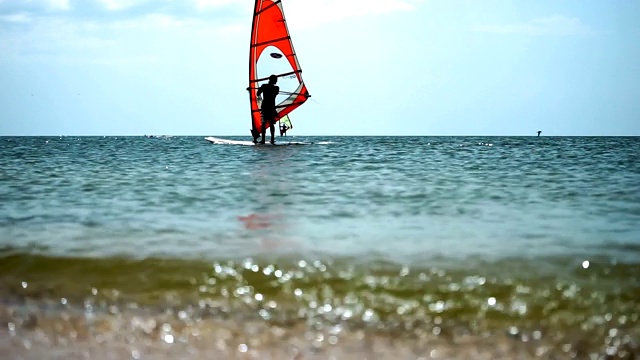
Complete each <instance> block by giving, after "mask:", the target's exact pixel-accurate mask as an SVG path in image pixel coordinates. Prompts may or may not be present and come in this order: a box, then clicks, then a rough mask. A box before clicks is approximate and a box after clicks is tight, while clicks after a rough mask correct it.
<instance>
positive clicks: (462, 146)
mask: <svg viewBox="0 0 640 360" xmlns="http://www.w3.org/2000/svg"><path fill="white" fill-rule="evenodd" d="M230 138H234V139H244V137H230ZM279 139H281V140H280V141H281V142H286V141H291V140H294V141H296V142H304V143H307V145H292V146H276V147H271V146H240V145H216V144H210V143H208V142H207V141H205V140H204V139H203V138H202V137H181V136H176V137H161V138H147V137H142V136H139V137H75V136H61V137H2V138H0V249H1V252H0V270H2V272H3V275H0V298H1V299H3V301H2V302H3V303H6V304H14V305H15V304H23V302H24V301H25V300H24V299H31V300H33V299H36V300H34V301H36V304H40V303H41V302H42V301H45V302H46V301H50V300H51V299H56V300H55V301H58V299H59V298H61V297H62V298H64V299H65V301H64V303H65V304H66V302H67V299H68V301H69V302H70V303H71V302H73V301H72V299H76V303H77V304H79V305H78V306H80V307H82V304H83V303H84V304H86V302H87V296H88V297H91V296H99V295H100V292H101V289H102V288H104V289H105V290H104V291H105V292H104V294H106V293H107V290H106V289H108V291H109V293H110V294H111V293H112V292H113V291H114V290H115V291H117V293H119V294H123V295H122V296H124V297H126V299H127V301H128V302H130V303H137V304H140V306H143V304H154V305H153V306H160V307H161V308H162V307H165V306H168V305H167V301H168V300H167V299H166V298H165V297H163V296H159V295H158V296H159V297H158V296H157V294H158V293H162V294H165V293H171V294H173V295H172V296H173V298H172V299H173V300H172V301H173V302H175V303H172V302H170V303H171V304H172V306H179V307H180V306H181V307H183V308H187V307H189V306H192V305H193V304H201V301H205V300H207V301H208V300H209V299H210V298H213V299H226V300H225V301H229V303H228V304H227V305H226V307H225V309H227V310H228V309H236V312H238V311H240V310H238V309H240V308H241V307H242V310H241V312H243V313H246V314H249V313H252V314H253V313H256V311H255V310H256V309H255V306H257V305H256V304H257V303H262V302H261V301H262V300H259V299H262V298H263V296H267V294H272V297H273V299H274V301H277V302H278V304H280V305H279V306H280V307H281V308H283V309H286V311H285V310H282V313H280V315H279V316H281V317H283V318H286V319H289V320H291V319H292V318H291V317H288V315H286V314H288V312H287V311H297V312H298V315H297V316H301V317H302V318H304V319H307V321H308V319H309V317H308V316H307V315H304V316H302V315H300V314H301V311H303V312H304V311H311V309H313V311H315V313H314V314H315V315H314V316H318V314H322V315H323V316H325V317H326V314H327V313H334V315H336V314H338V315H340V314H342V315H344V314H345V311H350V312H351V313H352V314H357V316H356V317H358V319H360V320H359V321H364V322H365V323H367V322H374V323H376V324H377V325H376V326H377V328H378V329H390V328H392V327H393V326H395V325H393V324H396V323H397V322H398V321H401V322H402V323H405V324H407V323H409V322H411V321H415V320H416V319H418V318H424V317H428V316H427V315H428V314H432V315H433V314H440V315H442V314H449V315H450V319H452V320H451V321H452V322H453V323H452V324H454V323H455V324H456V325H455V326H458V325H459V324H466V325H465V326H468V328H469V329H470V330H469V331H470V333H472V334H485V332H486V330H487V329H489V330H491V331H496V332H500V333H501V331H502V332H503V331H504V329H505V328H506V329H511V328H512V327H513V326H516V325H517V326H518V328H519V329H527V331H530V333H529V334H534V333H535V331H538V330H536V329H539V328H540V326H545V327H547V328H548V329H551V330H549V332H550V333H552V332H553V331H555V332H556V333H555V334H556V336H560V337H561V338H562V336H565V335H566V334H569V333H570V334H574V335H575V334H576V333H577V334H580V335H579V336H578V337H585V336H586V337H589V336H591V335H588V334H592V333H590V332H588V331H595V332H596V333H598V334H600V335H597V336H596V337H595V339H596V341H595V342H594V343H593V344H591V343H590V344H591V345H589V346H587V347H586V348H588V349H591V350H589V351H594V352H595V353H597V352H598V351H600V350H601V351H605V352H606V349H605V350H602V349H604V348H602V346H603V345H602V344H605V343H606V342H607V341H609V342H611V341H613V340H611V339H613V337H610V338H607V339H609V340H607V341H605V340H603V339H605V337H604V335H601V333H603V332H606V331H609V330H610V328H613V327H611V326H608V325H606V324H605V325H602V324H600V325H598V326H596V325H594V326H592V327H589V326H591V325H589V326H587V325H585V324H593V323H597V321H598V320H597V319H600V318H603V317H604V318H607V316H608V317H610V319H609V320H611V319H613V320H614V321H618V323H617V325H616V327H615V328H616V329H621V330H620V334H622V329H623V328H634V327H636V326H637V325H638V324H640V322H639V321H638V316H639V314H640V305H639V304H638V301H637V298H638V296H640V280H639V279H638V270H640V257H639V255H640V225H639V224H640V161H639V154H640V138H638V137H544V136H543V137H472V136H467V137H289V138H279ZM245 140H246V139H245ZM279 269H280V270H279ZM277 271H280V276H277V278H278V279H279V280H278V284H279V285H278V284H276V285H274V283H272V282H268V281H267V280H266V278H269V277H270V276H274V275H273V274H277ZM319 273H320V274H324V275H322V276H320V277H318V274H319ZM252 274H261V276H265V279H261V278H260V279H257V278H254V275H252ZM287 276H288V278H287ZM61 278H65V279H67V281H66V282H61V281H60V279H61ZM132 278H134V279H138V281H136V282H134V283H135V284H133V283H132V281H131V279H132ZM143 278H144V279H145V280H144V281H145V285H144V286H142V285H141V283H142V282H141V280H140V279H143ZM283 278H286V281H283ZM185 283H187V285H185ZM99 284H101V285H99ZM178 284H179V285H178ZM189 284H190V285H189ZM267 284H271V285H267ZM246 286H248V287H249V288H248V289H249V290H247V289H245V287H246ZM363 286H364V288H363ZM203 287H204V288H203ZM523 288H527V289H528V290H526V291H525V290H522V289H523ZM87 289H92V290H91V291H92V293H93V295H91V294H89V293H88V290H87ZM203 289H204V290H206V291H204V290H203ZM234 289H235V290H234ZM238 289H245V290H238ZM257 289H262V290H261V291H262V293H261V294H257V292H258V290H257ZM314 289H315V290H314ZM317 289H324V290H323V291H324V293H322V294H324V295H322V294H321V293H318V292H317V291H319V290H317ZM479 289H484V290H479ZM576 289H577V290H576ZM580 289H581V290H580ZM94 290H95V291H94ZM294 290H296V291H294ZM203 291H204V293H206V296H207V297H204V295H202V294H203ZM234 291H235V292H234ZM238 291H240V295H242V294H244V293H245V291H248V292H250V293H251V294H253V295H255V297H254V298H252V299H253V300H251V301H249V300H247V299H245V298H243V296H240V295H238ZM327 291H328V292H329V293H328V294H329V295H327V293H326V292H327ZM104 294H103V295H104ZM152 294H153V295H152ZM229 294H236V295H235V296H234V295H229ZM305 294H310V295H308V296H309V297H306V296H307V295H305ZM567 294H569V295H567ZM258 295H259V296H258ZM104 296H105V297H106V299H110V300H104V301H106V303H104V304H106V305H104V306H105V308H106V309H109V304H111V306H115V305H113V304H116V305H117V304H118V301H120V300H119V299H118V298H117V297H116V298H115V299H114V298H111V297H109V296H108V295H104ZM151 298H153V299H156V300H150V299H151ZM38 299H40V300H38ZM203 299H205V300H203ZM234 299H235V300H234ZM122 301H124V300H122ZM216 301H217V300H216ZM349 301H351V302H352V303H353V304H355V305H353V307H348V306H347V305H345V304H348V303H349ZM501 302H503V307H502V308H500V307H499V306H498V305H500V303H501ZM550 302H551V303H553V302H557V303H558V304H557V306H556V307H554V308H552V309H551V310H549V309H548V308H547V304H549V303H550ZM247 303H252V304H254V305H251V306H254V307H253V308H252V307H251V306H250V309H245V308H244V307H243V306H245V305H246V304H247ZM319 303H324V304H325V306H327V305H328V306H329V308H323V309H324V310H322V312H320V313H318V311H320V310H318V309H319V308H318V304H319ZM176 304H177V305H176ZM409 304H411V306H409ZM14 305H11V306H14ZM15 306H17V305H15ZM38 306H40V305H36V307H38ZM118 306H119V305H118ZM345 308H346V309H347V310H345ZM339 309H342V310H339ZM401 309H402V310H401ZM487 309H489V310H491V309H493V310H495V313H494V314H493V315H491V314H492V313H491V311H489V312H487ZM522 309H524V310H522ZM536 309H537V310H536ZM263 310H264V309H263ZM410 310H411V311H410ZM337 311H341V312H339V313H337ZM554 311H555V312H554ZM566 311H568V312H569V314H571V315H572V316H573V318H575V319H577V320H575V319H574V320H575V321H573V320H572V321H569V320H566V319H565V318H564V317H562V316H564V315H562V316H561V315H558V318H557V319H556V318H555V317H554V316H555V315H554V314H565V313H564V312H566ZM260 314H263V313H260ZM392 314H395V315H393V316H396V317H398V316H399V318H400V320H398V319H395V320H394V319H392ZM425 314H427V315H425ZM607 314H608V315H607ZM261 316H262V315H261ZM336 316H337V315H336ZM442 316H444V315H442ZM262 318H264V317H262ZM293 318H296V319H298V317H295V316H294V317H293ZM338 318H340V317H339V316H338ZM428 318H429V319H430V320H429V321H427V322H426V323H427V325H428V326H429V331H433V332H434V333H433V334H435V330H433V329H435V327H434V326H435V325H434V324H436V325H437V327H438V329H440V327H441V326H443V325H442V324H441V322H442V319H440V322H438V321H437V317H433V316H432V317H428ZM445 318H446V317H445ZM479 318H482V319H484V320H483V321H484V322H483V324H485V325H482V326H479V325H478V320H477V319H479ZM341 319H342V320H341V321H343V322H345V321H346V322H347V323H349V321H350V317H348V318H346V319H345V318H344V316H343V317H342V318H341ZM505 319H506V320H505ZM558 319H560V320H558ZM616 319H617V320H616ZM16 321H18V322H19V319H18V320H16ZM25 321H26V320H25ZM324 321H325V322H326V323H327V324H328V325H327V326H329V325H331V326H337V325H336V320H335V319H334V318H325V320H324ZM469 324H472V325H469ZM514 324H516V325H514ZM451 326H454V325H451ZM478 326H479V327H478ZM510 326H511V327H510ZM585 329H587V330H588V331H587V330H585ZM552 330H553V331H552ZM439 331H440V330H438V333H439ZM616 331H618V330H616ZM616 333H617V332H616ZM557 334H563V335H562V336H561V335H557ZM585 334H587V335H585ZM627 334H631V335H627V336H637V334H635V333H633V332H630V333H627ZM435 335H437V334H435ZM574 335H571V336H574ZM574 337H575V336H574ZM634 338H635V339H637V337H634ZM554 344H555V343H554ZM563 344H564V343H562V342H560V343H558V345H557V346H558V349H562V346H563ZM598 344H600V345H598ZM545 346H547V347H549V348H553V346H551V345H545ZM554 346H555V345H554ZM598 349H600V350H598ZM620 349H622V348H621V347H620ZM620 349H618V350H620ZM531 351H533V352H534V353H535V351H537V350H531ZM558 351H560V352H562V350H558Z"/></svg>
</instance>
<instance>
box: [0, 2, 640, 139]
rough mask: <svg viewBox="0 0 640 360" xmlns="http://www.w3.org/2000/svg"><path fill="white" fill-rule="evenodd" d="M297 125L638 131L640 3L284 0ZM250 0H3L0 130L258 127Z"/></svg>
mask: <svg viewBox="0 0 640 360" xmlns="http://www.w3.org/2000/svg"><path fill="white" fill-rule="evenodd" d="M283 6H284V9H285V13H286V16H287V20H288V23H289V29H290V31H291V33H292V38H293V43H294V46H295V48H296V52H297V53H298V57H299V61H300V64H301V66H302V69H303V77H304V79H305V82H306V83H307V86H308V88H309V91H310V93H311V94H312V100H311V101H308V102H307V103H306V104H305V105H303V106H302V107H300V108H299V109H297V110H296V111H294V112H293V113H292V115H291V117H292V120H293V122H294V126H295V129H294V130H295V132H294V131H292V132H291V133H290V135H294V134H295V135H387V134H388V135H532V134H535V132H536V131H537V130H542V131H543V135H640V1H627V0H624V1H623V0H607V1H603V0H598V1H593V0H565V1H558V0H518V1H502V0H501V1H491V0H482V1H478V0H467V1H462V0H441V1H429V0H386V1H383V0H314V1H309V0H284V1H283ZM252 7H253V0H192V1H178V0H153V1H152V0H0V82H1V84H2V86H1V87H0V109H1V110H0V135H142V134H158V135H162V134H166V135H168V134H171V135H247V136H248V135H249V131H248V130H249V127H250V116H249V104H248V96H247V93H246V91H245V88H246V87H247V78H248V55H249V48H248V45H249V44H248V43H249V37H250V28H251V19H252Z"/></svg>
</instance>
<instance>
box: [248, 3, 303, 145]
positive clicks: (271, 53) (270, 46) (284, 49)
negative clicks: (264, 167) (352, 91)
mask: <svg viewBox="0 0 640 360" xmlns="http://www.w3.org/2000/svg"><path fill="white" fill-rule="evenodd" d="M272 74H273V75H276V76H277V77H278V84H277V85H278V86H279V87H280V94H279V95H278V96H277V97H276V110H277V112H278V115H277V117H276V121H277V120H279V119H280V118H282V117H283V116H285V115H287V114H289V113H290V112H291V111H293V110H294V109H295V108H297V107H298V106H300V105H302V104H303V103H304V102H305V101H307V98H309V96H310V95H309V92H308V91H307V87H306V86H305V84H304V82H303V81H302V70H301V69H300V64H299V63H298V58H297V56H296V53H295V51H294V49H293V44H292V42H291V36H290V35H289V30H288V28H287V23H286V20H285V18H284V12H283V10H282V2H281V0H256V4H255V7H254V11H253V26H252V28H251V48H250V54H249V97H250V101H251V122H252V125H253V131H252V132H254V134H255V131H258V132H259V131H260V130H261V127H262V119H261V114H260V103H259V101H258V98H257V91H258V88H259V87H260V85H262V84H263V83H266V82H267V81H268V78H269V76H270V75H272Z"/></svg>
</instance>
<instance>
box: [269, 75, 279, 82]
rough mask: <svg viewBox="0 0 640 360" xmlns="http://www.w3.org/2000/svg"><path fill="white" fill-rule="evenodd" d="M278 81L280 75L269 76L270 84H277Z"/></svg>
mask: <svg viewBox="0 0 640 360" xmlns="http://www.w3.org/2000/svg"><path fill="white" fill-rule="evenodd" d="M277 82H278V77H277V76H275V75H271V76H269V84H275V83H277Z"/></svg>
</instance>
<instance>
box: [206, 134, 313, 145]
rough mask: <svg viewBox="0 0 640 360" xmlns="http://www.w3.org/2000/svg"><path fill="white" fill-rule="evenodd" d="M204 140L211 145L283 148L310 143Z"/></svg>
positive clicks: (213, 138) (211, 138)
mask: <svg viewBox="0 0 640 360" xmlns="http://www.w3.org/2000/svg"><path fill="white" fill-rule="evenodd" d="M204 139H205V140H207V141H208V142H210V143H212V144H218V145H244V146H274V145H275V146H283V145H309V144H310V143H306V142H300V141H295V142H283V143H279V142H276V143H275V144H271V143H269V142H267V143H265V144H254V143H253V141H245V140H231V139H222V138H217V137H213V136H207V137H205V138H204Z"/></svg>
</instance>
